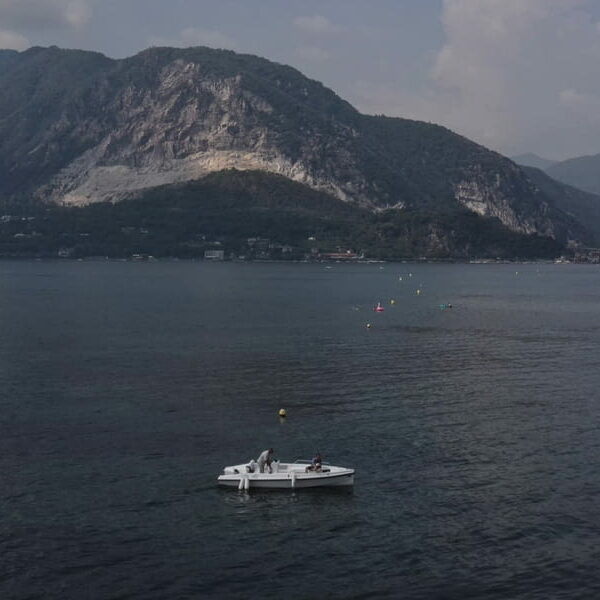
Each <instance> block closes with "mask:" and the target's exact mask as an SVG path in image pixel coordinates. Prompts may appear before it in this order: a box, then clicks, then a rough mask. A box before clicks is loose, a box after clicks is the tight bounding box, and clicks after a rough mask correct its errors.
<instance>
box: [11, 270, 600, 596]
mask: <svg viewBox="0 0 600 600" xmlns="http://www.w3.org/2000/svg"><path fill="white" fill-rule="evenodd" d="M517 271H518V273H517ZM409 273H412V277H410V276H409ZM399 277H402V280H400V279H399ZM0 286H1V287H0V384H1V388H0V389H1V398H2V405H1V423H2V431H1V435H0V478H1V485H0V557H1V558H0V598H2V599H3V600H4V599H7V598H19V599H21V598H22V599H25V598H44V599H70V598H76V599H80V598H85V599H88V598H89V599H97V598H98V599H104V598H132V599H136V598H139V599H147V598H150V599H169V600H170V599H178V598H286V599H297V598H407V599H424V600H425V599H432V598H433V599H435V598H439V599H442V598H445V599H454V598H456V599H464V598H478V599H479V598H480V599H507V598H510V599H533V598H536V599H537V598H539V599H565V598H569V599H570V598H582V599H592V598H599V597H600V397H599V390H600V269H599V268H598V267H595V266H576V265H533V264H532V265H411V264H387V265H385V266H384V267H383V268H380V266H379V265H352V266H350V265H337V264H336V265H334V266H333V268H329V269H326V268H324V266H323V265H298V264H296V265H284V264H202V263H192V262H179V263H175V262H174V263H137V264H136V263H119V262H111V263H101V262H98V263H94V262H0ZM417 289H421V290H422V293H421V294H420V295H417V293H416V290H417ZM390 299H395V300H396V303H395V304H394V305H391V304H390ZM378 300H380V301H382V302H383V303H384V305H385V306H386V311H385V312H384V313H382V314H375V313H373V311H372V307H373V305H374V303H376V302H377V301H378ZM448 302H450V303H452V305H453V308H452V309H448V310H442V309H441V308H440V304H443V303H448ZM368 322H369V323H372V327H371V328H370V329H367V327H366V323H368ZM280 407H285V408H286V409H287V410H288V415H289V417H288V419H287V421H286V422H285V423H283V424H282V423H280V422H279V420H278V417H277V411H278V409H279V408H280ZM268 446H274V447H275V449H276V455H277V456H278V457H280V458H282V459H284V460H286V459H287V460H290V459H295V458H299V457H300V458H310V456H311V454H312V453H313V452H314V451H315V450H317V449H318V450H320V451H321V452H322V453H323V454H324V455H325V457H326V459H327V460H329V461H331V462H332V463H333V464H340V465H344V466H353V467H355V468H356V469H357V477H356V486H355V489H354V491H353V492H335V491H329V492H327V491H326V492H323V491H321V492H319V491H316V490H314V491H298V492H296V493H291V492H270V493H269V492H256V491H251V492H250V494H246V493H243V492H238V491H237V490H220V489H218V488H217V486H216V485H215V483H216V477H217V475H218V474H219V472H220V470H221V469H222V467H223V466H224V465H227V464H234V463H237V462H241V461H246V460H249V459H250V458H252V457H254V458H255V457H256V456H257V455H258V454H259V452H260V451H261V450H263V449H264V448H266V447H268Z"/></svg>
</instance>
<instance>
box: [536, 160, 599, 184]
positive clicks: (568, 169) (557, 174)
mask: <svg viewBox="0 0 600 600" xmlns="http://www.w3.org/2000/svg"><path fill="white" fill-rule="evenodd" d="M546 172H547V173H548V175H550V177H553V178H554V179H558V180H559V181H562V182H564V183H568V184H569V185H572V186H574V187H577V188H579V189H580V190H584V191H586V192H590V193H592V194H600V154H596V155H594V156H580V157H578V158H570V159H569V160H563V161H562V162H559V163H555V164H554V165H552V166H551V167H548V168H547V169H546Z"/></svg>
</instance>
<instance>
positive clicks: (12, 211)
mask: <svg viewBox="0 0 600 600" xmlns="http://www.w3.org/2000/svg"><path fill="white" fill-rule="evenodd" d="M257 238H259V239H260V240H261V243H260V244H258V245H257V244H256V243H255V240H256V239H257ZM249 239H250V240H251V241H250V242H249ZM214 249H219V250H223V252H224V256H225V257H227V258H230V257H244V258H246V259H252V258H271V259H288V260H300V259H304V258H306V257H313V258H317V257H319V255H320V254H322V253H327V252H339V251H342V252H346V251H348V250H350V251H352V252H353V253H356V254H358V255H363V256H364V257H365V258H372V259H388V260H394V259H402V258H422V257H426V258H435V259H448V258H459V259H460V258H463V259H468V258H485V257H488V258H496V257H500V258H515V257H516V258H549V257H554V256H558V255H559V254H561V253H562V252H563V246H562V245H561V244H559V243H558V242H556V241H555V240H553V239H550V238H545V237H540V236H528V235H522V234H517V233H514V232H511V231H509V230H508V229H507V228H506V227H504V226H503V225H502V224H501V223H500V221H498V220H496V219H483V218H482V217H480V216H478V215H477V214H475V213H473V212H470V211H467V210H464V209H460V208H451V207H449V208H448V209H447V210H445V211H440V210H439V209H438V210H436V211H435V212H433V211H432V212H428V211H426V210H414V209H407V210H393V209H390V210H385V211H381V212H372V211H369V210H366V209H364V208H361V207H359V206H356V205H353V204H350V203H345V202H341V201H340V200H337V199H335V198H333V197H331V196H329V195H328V194H325V193H322V192H318V191H315V190H313V189H311V188H308V187H306V186H304V185H302V184H299V183H296V182H292V181H290V180H289V179H287V178H285V177H282V176H278V175H272V174H267V173H264V172H259V171H236V170H228V171H222V172H219V173H215V174H212V175H209V176H208V177H205V178H203V179H201V180H198V181H193V182H188V183H185V184H179V185H169V186H164V187H159V188H154V189H151V190H149V191H147V192H146V193H144V194H142V195H141V196H139V197H136V198H131V199H129V200H124V201H121V202H118V203H114V204H113V203H107V202H104V203H97V204H90V205H87V206H82V207H64V206H55V205H47V204H41V203H39V202H33V201H28V199H27V198H18V199H16V200H14V201H12V202H11V203H5V204H4V205H3V206H2V216H1V217H0V255H2V256H4V257H7V256H8V257H16V256H36V257H56V256H68V257H86V256H107V257H111V258H117V257H131V256H132V255H152V256H154V257H157V258H160V257H182V258H200V257H203V256H204V253H205V252H206V251H207V250H214Z"/></svg>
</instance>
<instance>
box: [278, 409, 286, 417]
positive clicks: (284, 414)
mask: <svg viewBox="0 0 600 600" xmlns="http://www.w3.org/2000/svg"><path fill="white" fill-rule="evenodd" d="M279 416H280V417H287V411H286V410H285V408H280V409H279Z"/></svg>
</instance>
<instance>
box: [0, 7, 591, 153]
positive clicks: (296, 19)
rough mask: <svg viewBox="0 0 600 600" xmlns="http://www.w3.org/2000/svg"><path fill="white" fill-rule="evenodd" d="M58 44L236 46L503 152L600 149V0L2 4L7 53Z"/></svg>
mask: <svg viewBox="0 0 600 600" xmlns="http://www.w3.org/2000/svg"><path fill="white" fill-rule="evenodd" d="M52 44H55V45H58V46H61V47H67V48H84V49H90V50H98V51H100V52H103V53H104V54H107V55H109V56H112V57H124V56H128V55H131V54H135V53H136V52H138V51H139V50H141V49H143V48H146V47H148V46H151V45H173V46H192V45H206V46H212V47H216V48H230V49H232V50H236V51H238V52H248V53H252V54H258V55H260V56H264V57H265V58H268V59H271V60H274V61H277V62H282V63H287V64H290V65H292V66H294V67H297V68H298V69H300V70H301V71H302V72H304V73H305V74H306V75H308V76H310V77H313V78H315V79H318V80H320V81H322V82H323V83H324V84H325V85H327V86H328V87H331V88H332V89H334V90H335V91H336V92H337V93H338V94H339V95H340V96H342V97H343V98H345V99H346V100H348V101H350V102H351V103H352V104H353V105H354V106H356V107H357V108H358V109H359V110H361V111H362V112H367V113H378V114H379V113H384V114H387V115H391V116H400V117H407V118H413V119H421V120H424V121H431V122H435V123H440V124H442V125H445V126H447V127H449V128H450V129H453V130H454V131H457V132H459V133H461V134H463V135H466V136H467V137H469V138H471V139H473V140H475V141H478V142H480V143H481V144H484V145H485V146H488V147H490V148H493V149H495V150H498V151H500V152H503V153H504V154H508V155H513V154H518V153H522V152H536V153H538V154H540V155H542V156H544V157H547V158H554V159H559V158H567V157H571V156H579V155H582V154H596V153H600V77H599V76H598V75H599V71H600V0H370V1H367V0H0V47H2V48H14V49H17V50H23V49H25V48H27V47H28V46H30V45H43V46H47V45H52Z"/></svg>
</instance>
